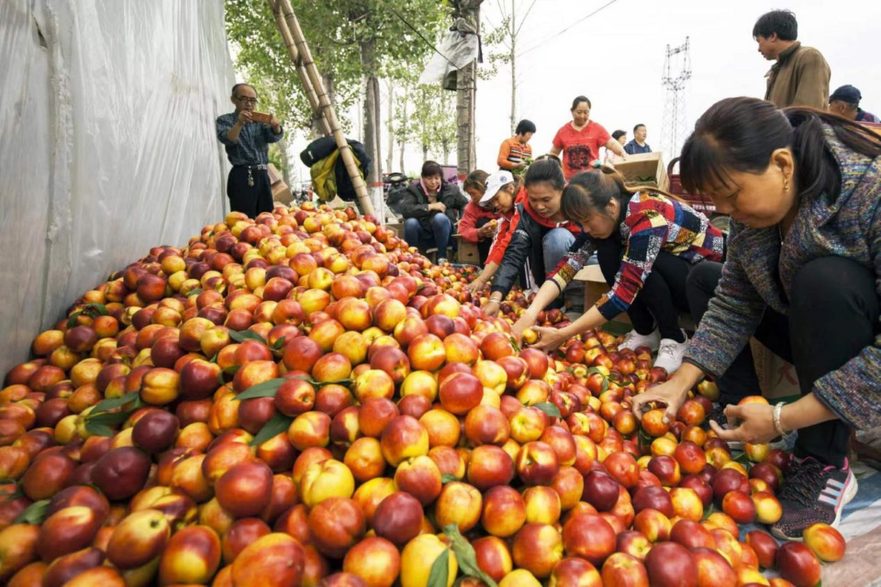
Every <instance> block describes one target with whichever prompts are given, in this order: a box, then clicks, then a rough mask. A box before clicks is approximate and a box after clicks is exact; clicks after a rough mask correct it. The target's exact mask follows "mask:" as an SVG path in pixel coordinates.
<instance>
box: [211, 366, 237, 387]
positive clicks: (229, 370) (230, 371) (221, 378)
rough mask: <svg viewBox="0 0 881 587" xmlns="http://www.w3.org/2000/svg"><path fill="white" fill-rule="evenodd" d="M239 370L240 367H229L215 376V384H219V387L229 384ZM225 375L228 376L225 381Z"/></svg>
mask: <svg viewBox="0 0 881 587" xmlns="http://www.w3.org/2000/svg"><path fill="white" fill-rule="evenodd" d="M241 368H242V366H241V365H230V366H229V367H227V368H226V369H224V370H223V371H221V372H220V373H218V374H217V382H218V383H220V385H226V384H227V383H229V381H232V378H233V377H234V376H235V374H236V373H238V372H239V369H241ZM227 375H229V376H230V377H229V380H227V379H226V376H227Z"/></svg>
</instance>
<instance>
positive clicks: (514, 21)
mask: <svg viewBox="0 0 881 587" xmlns="http://www.w3.org/2000/svg"><path fill="white" fill-rule="evenodd" d="M515 3H516V2H515V0H511V23H510V25H509V26H510V27H511V134H512V135H513V134H514V130H515V129H516V128H517V54H516V52H515V51H516V48H517V30H516V28H515V27H516V26H517V19H516V18H514V4H515Z"/></svg>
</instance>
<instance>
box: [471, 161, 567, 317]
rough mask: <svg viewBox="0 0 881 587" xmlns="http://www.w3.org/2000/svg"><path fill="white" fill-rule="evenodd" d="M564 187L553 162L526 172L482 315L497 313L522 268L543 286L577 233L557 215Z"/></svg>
mask: <svg viewBox="0 0 881 587" xmlns="http://www.w3.org/2000/svg"><path fill="white" fill-rule="evenodd" d="M565 184H566V180H565V179H563V170H562V169H561V168H560V164H559V163H558V162H557V161H555V160H552V159H541V160H539V161H536V162H535V163H533V164H532V165H530V166H529V168H528V169H527V171H526V178H525V180H524V185H525V187H526V199H525V200H523V201H522V202H519V203H517V204H516V205H515V207H514V217H513V218H512V219H511V223H510V228H509V234H510V235H511V240H510V242H509V243H508V245H507V247H506V248H505V255H504V257H503V258H502V261H501V263H500V264H499V269H498V271H497V272H496V274H495V275H494V276H493V282H492V288H491V289H492V292H491V293H490V297H489V301H488V302H487V304H486V305H485V306H484V307H483V312H484V313H485V314H486V315H488V316H494V315H496V314H497V313H498V311H499V306H500V304H501V301H502V299H504V297H505V296H506V295H508V292H510V291H511V288H512V287H514V282H515V281H516V280H517V276H518V275H520V271H521V270H522V269H523V267H524V266H526V267H528V271H527V272H526V274H527V276H529V277H531V278H532V280H533V281H534V282H535V283H544V278H545V274H546V272H547V270H550V269H553V268H554V267H556V266H557V263H559V262H560V259H562V258H563V257H564V256H565V255H566V253H567V252H568V251H569V247H571V246H572V243H574V242H575V237H576V236H577V235H579V234H580V233H581V229H580V228H579V227H578V226H577V225H576V224H574V223H572V222H569V221H568V220H566V219H565V218H564V217H563V215H562V214H561V212H560V199H561V197H562V195H563V187H564V186H565ZM567 291H568V290H567Z"/></svg>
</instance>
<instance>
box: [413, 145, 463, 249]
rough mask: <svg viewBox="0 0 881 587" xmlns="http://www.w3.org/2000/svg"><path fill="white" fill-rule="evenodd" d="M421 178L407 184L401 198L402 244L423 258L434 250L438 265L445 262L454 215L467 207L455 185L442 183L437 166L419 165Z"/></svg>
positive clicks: (429, 162) (434, 164)
mask: <svg viewBox="0 0 881 587" xmlns="http://www.w3.org/2000/svg"><path fill="white" fill-rule="evenodd" d="M421 175H422V177H421V179H420V180H419V181H418V182H414V183H412V184H410V186H409V187H408V188H407V189H406V190H405V191H404V193H403V195H402V196H401V215H402V216H403V217H404V240H405V241H407V244H408V245H410V246H411V247H418V248H419V250H420V251H421V252H422V253H423V254H424V253H425V251H426V250H428V249H430V248H431V247H432V246H435V247H437V257H438V263H440V262H441V261H445V260H446V257H447V249H448V247H449V246H450V239H451V237H452V235H453V226H454V225H455V224H456V220H457V219H458V215H457V212H458V211H460V210H462V208H464V207H465V204H467V203H468V198H466V197H465V196H464V195H462V193H461V192H460V191H459V188H458V187H457V186H455V185H452V184H449V183H447V182H445V181H444V180H443V173H442V170H441V167H440V165H438V164H437V163H435V162H434V161H426V162H425V163H423V164H422V174H421Z"/></svg>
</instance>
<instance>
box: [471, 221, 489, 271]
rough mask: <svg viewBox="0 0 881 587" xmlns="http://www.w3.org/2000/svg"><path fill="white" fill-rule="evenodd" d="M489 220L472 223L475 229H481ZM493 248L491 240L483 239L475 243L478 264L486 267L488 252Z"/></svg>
mask: <svg viewBox="0 0 881 587" xmlns="http://www.w3.org/2000/svg"><path fill="white" fill-rule="evenodd" d="M490 220H491V218H478V219H477V222H475V223H474V226H476V227H477V228H481V227H483V226H485V225H486V223H487V222H489V221H490ZM492 246H493V239H491V238H485V239H483V240H478V241H477V253H478V255H479V257H480V264H481V265H486V258H487V257H488V256H489V250H490V249H491V248H492Z"/></svg>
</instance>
